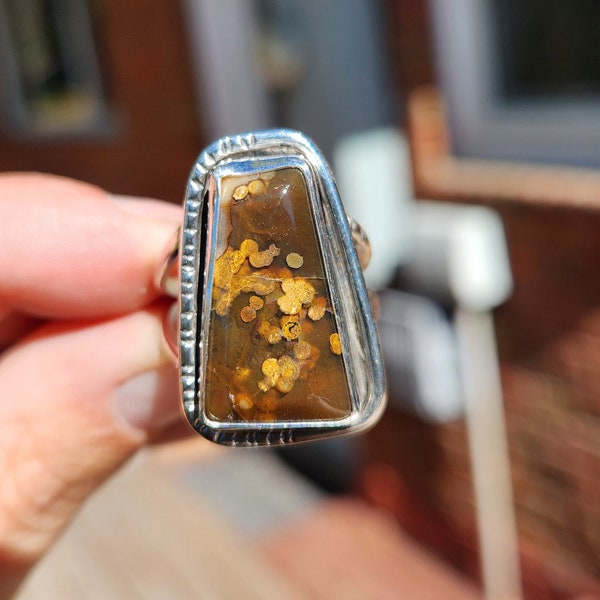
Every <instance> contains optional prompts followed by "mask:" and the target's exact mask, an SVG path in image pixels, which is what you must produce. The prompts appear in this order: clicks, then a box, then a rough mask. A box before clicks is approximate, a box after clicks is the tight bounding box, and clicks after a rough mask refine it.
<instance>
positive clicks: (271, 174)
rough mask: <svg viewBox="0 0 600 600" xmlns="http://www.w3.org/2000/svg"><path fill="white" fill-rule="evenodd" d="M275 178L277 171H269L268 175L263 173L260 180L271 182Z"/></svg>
mask: <svg viewBox="0 0 600 600" xmlns="http://www.w3.org/2000/svg"><path fill="white" fill-rule="evenodd" d="M273 177H275V171H267V172H266V173H261V174H260V178H261V179H262V180H263V181H271V179H273Z"/></svg>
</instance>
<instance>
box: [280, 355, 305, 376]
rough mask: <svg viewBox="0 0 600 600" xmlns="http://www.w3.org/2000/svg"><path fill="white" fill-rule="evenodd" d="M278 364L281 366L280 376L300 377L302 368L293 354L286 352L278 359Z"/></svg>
mask: <svg viewBox="0 0 600 600" xmlns="http://www.w3.org/2000/svg"><path fill="white" fill-rule="evenodd" d="M277 364H278V366H279V376H280V377H281V378H282V379H292V380H296V379H298V375H300V369H299V368H298V365H297V364H296V362H295V361H294V359H293V358H292V357H291V356H288V355H287V354H284V355H283V356H281V357H280V358H279V359H278V361H277Z"/></svg>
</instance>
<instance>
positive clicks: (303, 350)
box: [294, 341, 312, 360]
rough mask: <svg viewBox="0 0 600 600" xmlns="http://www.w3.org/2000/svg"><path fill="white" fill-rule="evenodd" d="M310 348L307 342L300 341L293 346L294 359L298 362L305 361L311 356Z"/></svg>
mask: <svg viewBox="0 0 600 600" xmlns="http://www.w3.org/2000/svg"><path fill="white" fill-rule="evenodd" d="M311 351H312V348H311V345H310V344H309V343H308V342H304V341H300V342H298V343H297V344H296V345H295V346H294V357H295V358H297V359H298V360H306V359H307V358H308V357H309V356H310V354H311Z"/></svg>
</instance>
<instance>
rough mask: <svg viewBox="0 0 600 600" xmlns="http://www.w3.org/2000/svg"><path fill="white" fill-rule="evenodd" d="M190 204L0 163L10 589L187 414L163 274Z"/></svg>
mask: <svg viewBox="0 0 600 600" xmlns="http://www.w3.org/2000/svg"><path fill="white" fill-rule="evenodd" d="M180 218H181V214H180V210H179V208H178V207H176V206H173V205H169V204H167V203H162V202H158V201H151V200H142V199H125V198H115V197H112V196H110V195H109V194H107V193H105V192H104V191H102V190H100V189H99V188H96V187H94V186H91V185H88V184H84V183H80V182H76V181H72V180H68V179H64V178H58V177H53V176H49V175H38V174H0V352H1V353H0V474H1V477H0V599H2V600H3V599H5V598H9V597H10V596H11V595H12V594H13V593H14V591H15V590H16V589H17V588H18V586H19V585H20V583H21V582H22V580H23V578H24V577H25V576H26V574H27V573H28V571H29V570H30V569H31V567H32V566H33V565H35V563H36V562H37V561H38V560H39V559H40V558H41V557H42V556H43V555H44V553H45V552H46V551H47V550H48V548H49V547H50V546H51V544H52V543H53V541H54V540H55V539H56V538H57V536H58V535H59V534H60V532H61V531H62V530H63V529H64V528H65V526H66V525H67V524H68V523H69V521H70V519H72V517H73V516H74V514H75V513H76V511H77V509H78V508H79V506H80V505H81V504H82V502H84V501H85V499H86V498H87V497H88V496H89V495H90V494H91V493H92V492H93V491H94V490H95V489H96V488H97V487H98V486H99V485H100V484H101V483H102V482H103V481H104V480H105V479H107V478H108V477H109V476H110V475H111V474H112V473H113V472H114V471H116V470H117V469H118V468H119V467H120V466H121V465H122V464H123V463H124V462H125V461H127V459H129V458H130V457H131V456H132V455H133V454H134V453H135V452H136V451H138V450H139V449H140V448H141V447H142V446H144V445H145V444H146V443H147V442H149V441H153V440H155V439H156V438H157V437H160V436H163V435H169V434H170V433H172V432H173V431H175V430H178V429H179V428H180V427H181V426H182V418H181V416H180V410H179V406H178V400H177V383H176V374H175V366H174V360H173V357H172V356H171V354H170V353H169V351H168V349H167V346H166V344H165V342H164V339H163V334H162V322H163V319H164V316H165V312H166V310H167V309H168V307H169V302H168V301H167V300H166V299H164V298H162V299H161V298H160V292H159V291H158V290H157V289H156V288H155V286H154V284H153V278H154V274H155V272H156V269H157V268H158V265H159V263H160V261H161V259H162V256H163V252H164V249H165V247H166V245H167V244H168V241H169V238H171V236H172V235H173V232H174V231H175V230H176V228H177V225H178V223H179V221H180Z"/></svg>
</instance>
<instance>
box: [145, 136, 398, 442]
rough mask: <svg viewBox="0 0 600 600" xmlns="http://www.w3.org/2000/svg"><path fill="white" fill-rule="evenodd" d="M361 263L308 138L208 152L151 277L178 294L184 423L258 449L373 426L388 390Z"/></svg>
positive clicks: (363, 245)
mask: <svg viewBox="0 0 600 600" xmlns="http://www.w3.org/2000/svg"><path fill="white" fill-rule="evenodd" d="M369 258H370V245H369V242H368V239H367V237H366V235H365V233H364V231H363V230H362V228H361V227H360V226H359V225H358V224H357V223H355V222H354V221H352V220H351V219H348V217H347V216H346V213H345V212H344V210H343V207H342V204H341V201H340V199H339V196H338V193H337V189H336V187H335V183H334V181H333V177H332V174H331V171H330V169H329V167H328V165H327V163H326V162H325V159H324V158H323V156H322V155H321V153H320V152H319V150H318V149H317V148H316V146H315V145H314V144H313V143H312V142H311V141H310V140H309V139H308V138H307V137H306V136H304V135H303V134H301V133H299V132H295V131H290V130H282V129H276V130H268V131H258V132H251V133H247V134H242V135H236V136H230V137H224V138H221V139H220V140H217V141H216V142H214V143H213V144H211V145H210V146H209V147H208V148H206V149H205V150H204V151H203V152H202V153H201V154H200V156H199V157H198V160H197V162H196V164H195V165H194V168H193V170H192V173H191V175H190V178H189V180H188V184H187V190H186V195H185V214H184V222H183V226H182V227H181V231H180V233H179V234H178V236H177V238H176V239H174V240H173V242H172V244H171V245H170V247H169V248H168V250H167V257H166V259H165V263H164V265H163V266H162V268H161V270H160V271H159V273H158V274H157V280H156V284H157V285H158V286H159V287H160V288H161V289H162V290H163V291H164V292H165V293H166V294H168V295H171V296H175V295H177V296H178V297H179V304H178V306H177V310H176V311H174V312H173V313H172V314H171V319H177V321H178V328H177V330H178V333H177V334H176V335H175V336H173V335H167V337H170V338H171V346H172V347H173V348H174V350H175V352H176V354H177V355H178V359H179V368H180V381H181V395H182V401H183V408H184V412H185V414H186V417H187V419H188V421H189V422H190V424H191V425H192V427H193V428H194V429H195V430H196V431H198V432H199V433H201V434H202V435H204V436H205V437H207V438H209V439H211V440H213V441H215V442H218V443H222V444H226V445H233V446H256V445H281V444H290V443H295V442H301V441H306V440H311V439H320V438H324V437H331V436H335V435H341V434H345V433H353V432H356V431H360V430H364V429H365V428H367V427H369V426H371V425H373V424H374V423H375V422H376V421H377V419H378V417H379V416H380V414H381V413H382V411H383V408H384V405H385V395H386V390H385V377H384V373H383V367H382V360H381V355H380V349H379V342H378V339H377V332H376V327H375V321H374V318H373V314H372V311H371V306H370V302H369V295H368V293H367V290H366V287H365V284H364V279H363V276H362V269H363V268H365V267H366V265H367V264H368V261H369ZM166 329H167V330H173V329H175V328H173V327H172V322H171V325H169V324H168V323H167V325H166Z"/></svg>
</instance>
